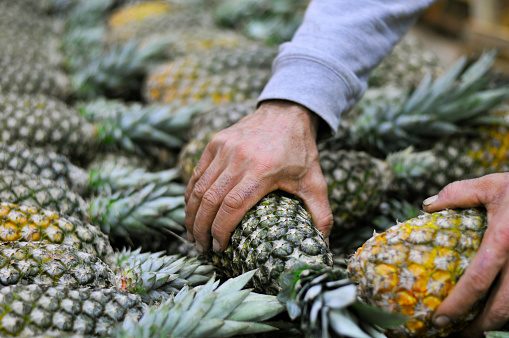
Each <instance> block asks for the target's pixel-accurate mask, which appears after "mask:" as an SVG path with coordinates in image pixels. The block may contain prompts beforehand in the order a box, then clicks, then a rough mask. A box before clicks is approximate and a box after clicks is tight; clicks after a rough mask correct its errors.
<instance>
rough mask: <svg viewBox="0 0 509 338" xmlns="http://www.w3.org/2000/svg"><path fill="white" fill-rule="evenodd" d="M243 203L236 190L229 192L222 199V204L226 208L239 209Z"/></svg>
mask: <svg viewBox="0 0 509 338" xmlns="http://www.w3.org/2000/svg"><path fill="white" fill-rule="evenodd" d="M243 205H244V198H242V196H241V195H240V194H238V193H236V192H231V193H229V194H228V195H227V196H226V197H225V199H224V201H223V206H224V208H225V211H226V210H239V209H241V208H242V206H243Z"/></svg>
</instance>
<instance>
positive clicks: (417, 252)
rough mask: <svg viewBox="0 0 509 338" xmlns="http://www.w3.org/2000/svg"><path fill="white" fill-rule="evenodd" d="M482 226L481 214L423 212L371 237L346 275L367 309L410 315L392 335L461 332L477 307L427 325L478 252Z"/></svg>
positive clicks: (473, 211) (483, 214) (483, 215)
mask: <svg viewBox="0 0 509 338" xmlns="http://www.w3.org/2000/svg"><path fill="white" fill-rule="evenodd" d="M486 226H487V220H486V212H485V211H484V210H480V209H463V210H443V211H440V212H435V213H424V214H422V215H420V216H418V217H415V218H412V219H410V220H407V221H405V222H403V223H398V224H397V225H395V226H393V227H391V228H390V229H389V230H387V231H386V232H384V233H381V234H374V235H373V237H372V238H370V239H369V240H368V241H366V243H364V245H363V246H362V247H361V248H359V249H357V252H356V253H355V255H354V256H353V257H352V258H351V260H350V262H349V266H348V269H349V272H350V275H351V277H352V279H353V280H355V281H356V282H357V283H358V290H360V294H361V296H362V298H363V299H364V300H365V301H366V302H367V303H368V304H370V305H375V306H377V307H379V308H382V309H383V310H387V311H390V312H396V313H402V314H404V315H407V316H409V320H408V321H407V322H406V323H405V324H404V325H402V326H399V327H397V328H395V329H393V330H392V331H391V332H390V333H392V334H393V335H396V336H427V337H435V336H445V335H447V334H449V333H451V332H453V331H458V330H461V329H462V328H463V327H464V326H465V324H466V323H468V322H469V321H470V320H472V319H473V318H474V317H475V315H476V313H477V311H478V310H479V305H480V303H478V304H476V305H475V306H474V307H473V308H472V309H471V311H470V312H469V313H468V314H467V315H465V316H464V318H462V319H461V320H459V321H458V322H455V323H452V324H451V325H450V326H448V327H445V328H443V329H440V330H439V329H437V328H434V327H433V326H432V323H431V316H432V314H433V312H434V311H435V310H436V308H438V306H439V305H440V303H441V302H442V301H443V300H444V298H445V297H446V296H447V295H448V294H449V293H450V292H451V290H452V289H453V287H454V286H455V284H456V283H457V281H458V280H459V278H460V277H461V275H462V274H463V272H464V271H465V269H466V268H467V266H468V265H469V263H470V261H471V260H472V258H473V257H474V255H475V253H476V251H477V250H478V248H479V246H480V244H481V240H482V237H483V235H484V232H485V230H486Z"/></svg>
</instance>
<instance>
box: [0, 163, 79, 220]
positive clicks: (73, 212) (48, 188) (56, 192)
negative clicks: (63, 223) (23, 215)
mask: <svg viewBox="0 0 509 338" xmlns="http://www.w3.org/2000/svg"><path fill="white" fill-rule="evenodd" d="M0 201H2V202H8V203H17V204H21V205H26V206H31V207H35V208H44V209H48V210H54V211H56V212H59V213H62V214H63V215H67V216H74V217H77V218H79V219H81V220H83V221H87V220H88V219H89V206H88V203H87V202H85V200H84V199H83V198H82V197H81V196H80V195H78V194H76V193H75V192H73V191H71V190H70V189H69V187H67V186H65V185H59V184H58V183H56V182H55V181H52V180H48V179H44V178H41V177H37V176H30V175H26V174H23V173H20V172H15V171H9V170H0Z"/></svg>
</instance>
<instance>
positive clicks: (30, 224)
mask: <svg viewBox="0 0 509 338" xmlns="http://www.w3.org/2000/svg"><path fill="white" fill-rule="evenodd" d="M0 241H2V242H15V241H19V242H32V241H43V242H46V243H51V244H64V245H68V246H72V247H75V248H76V249H78V250H81V251H83V252H85V253H88V254H91V255H94V256H97V257H99V258H101V259H102V260H104V261H105V262H107V263H108V264H110V263H111V260H112V257H113V248H112V247H111V245H110V242H109V240H108V237H107V236H106V235H105V234H104V233H102V232H101V231H100V230H99V229H98V228H97V227H95V226H92V225H90V224H88V223H84V222H81V221H80V220H79V219H77V218H75V217H64V216H62V215H60V214H58V213H57V212H54V211H50V210H47V209H40V208H34V207H28V206H20V205H17V204H14V203H6V202H2V203H0Z"/></svg>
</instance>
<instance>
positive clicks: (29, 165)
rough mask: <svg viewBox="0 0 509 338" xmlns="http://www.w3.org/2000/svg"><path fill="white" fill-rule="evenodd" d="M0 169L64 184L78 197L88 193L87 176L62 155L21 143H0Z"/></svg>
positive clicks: (81, 169) (86, 173) (85, 172)
mask: <svg viewBox="0 0 509 338" xmlns="http://www.w3.org/2000/svg"><path fill="white" fill-rule="evenodd" d="M0 169H7V170H13V171H18V172H21V173H23V174H27V175H31V176H34V175H35V176H39V177H42V178H46V179H50V180H53V181H56V182H58V183H61V184H64V185H67V186H69V187H70V188H72V189H73V190H74V191H76V192H77V193H78V194H80V195H86V194H87V192H88V184H89V176H90V175H89V174H88V172H87V171H86V170H84V169H83V168H79V167H77V166H75V165H73V164H72V163H71V162H70V161H69V159H68V158H67V157H65V156H63V155H60V154H57V153H55V152H53V151H49V150H45V149H43V148H36V147H29V146H27V145H25V144H23V143H21V142H16V143H14V144H10V145H9V144H5V143H0Z"/></svg>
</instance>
